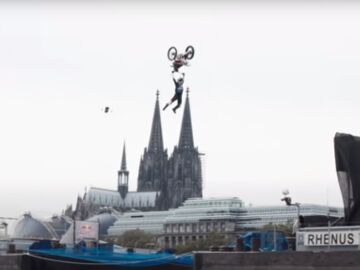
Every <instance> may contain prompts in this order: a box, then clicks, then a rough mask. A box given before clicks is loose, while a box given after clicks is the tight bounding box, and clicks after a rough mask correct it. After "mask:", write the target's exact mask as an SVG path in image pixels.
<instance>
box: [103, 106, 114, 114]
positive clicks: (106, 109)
mask: <svg viewBox="0 0 360 270" xmlns="http://www.w3.org/2000/svg"><path fill="white" fill-rule="evenodd" d="M101 111H102V112H104V113H111V112H112V109H111V108H110V107H109V106H106V107H103V108H101Z"/></svg>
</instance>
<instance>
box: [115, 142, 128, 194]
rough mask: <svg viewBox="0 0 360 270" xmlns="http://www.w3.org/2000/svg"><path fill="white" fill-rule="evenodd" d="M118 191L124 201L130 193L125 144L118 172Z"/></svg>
mask: <svg viewBox="0 0 360 270" xmlns="http://www.w3.org/2000/svg"><path fill="white" fill-rule="evenodd" d="M118 191H119V192H120V195H121V197H122V198H123V199H124V198H125V197H126V194H127V193H128V191H129V171H128V170H127V169H126V151H125V142H124V146H123V153H122V159H121V167H120V170H119V171H118Z"/></svg>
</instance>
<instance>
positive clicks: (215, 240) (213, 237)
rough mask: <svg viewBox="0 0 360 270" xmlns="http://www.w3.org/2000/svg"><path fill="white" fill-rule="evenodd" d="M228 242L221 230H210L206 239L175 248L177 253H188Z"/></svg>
mask: <svg viewBox="0 0 360 270" xmlns="http://www.w3.org/2000/svg"><path fill="white" fill-rule="evenodd" d="M227 243H228V239H226V237H225V235H224V234H222V233H219V232H210V233H209V234H207V236H206V239H202V240H198V241H193V242H187V243H186V244H183V245H177V246H176V247H175V250H176V252H177V253H186V252H191V251H196V250H209V249H210V247H211V246H217V247H220V246H224V245H226V244H227Z"/></svg>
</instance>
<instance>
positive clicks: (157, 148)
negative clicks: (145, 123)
mask: <svg viewBox="0 0 360 270" xmlns="http://www.w3.org/2000/svg"><path fill="white" fill-rule="evenodd" d="M148 151H149V152H154V153H156V152H163V151H164V144H163V138H162V130H161V118H160V107H159V90H157V91H156V103H155V111H154V117H153V122H152V126H151V134H150V141H149V147H148Z"/></svg>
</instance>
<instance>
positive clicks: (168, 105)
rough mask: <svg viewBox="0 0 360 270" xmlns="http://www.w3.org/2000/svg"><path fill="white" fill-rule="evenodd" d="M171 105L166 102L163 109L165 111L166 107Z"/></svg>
mask: <svg viewBox="0 0 360 270" xmlns="http://www.w3.org/2000/svg"><path fill="white" fill-rule="evenodd" d="M168 106H169V103H166V104H165V106H164V108H163V111H165V109H166V108H167V107H168Z"/></svg>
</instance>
